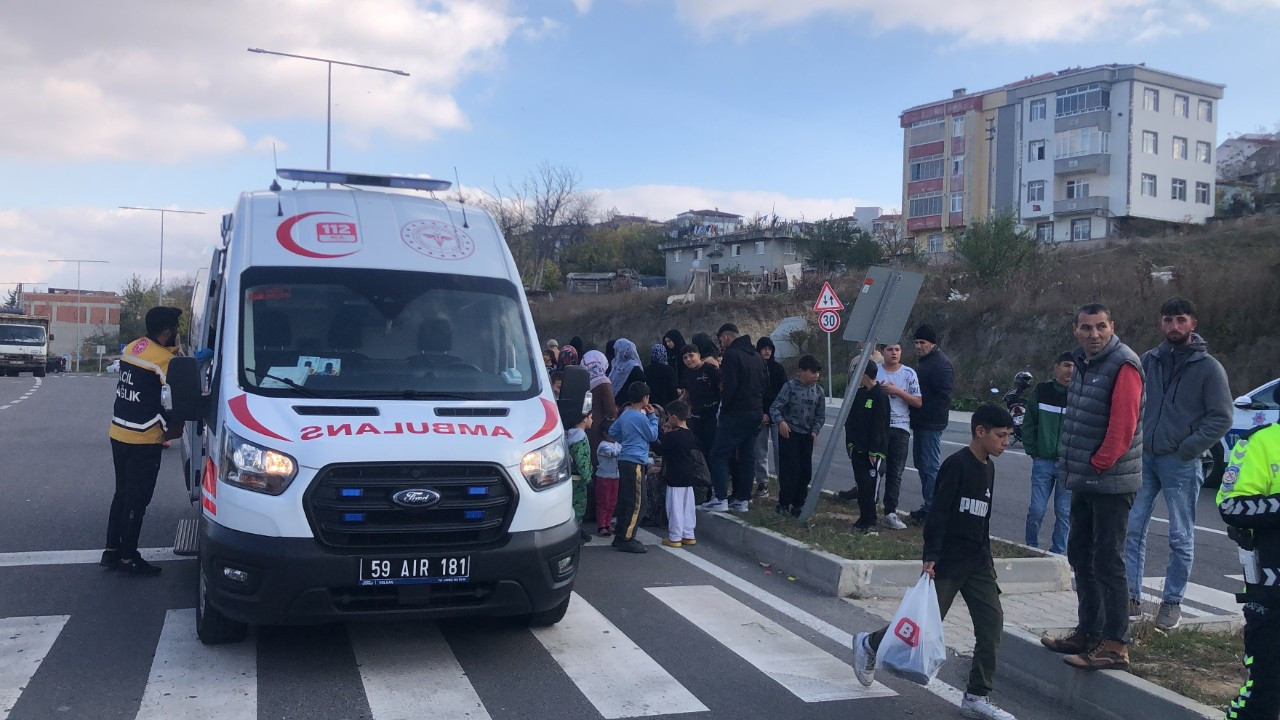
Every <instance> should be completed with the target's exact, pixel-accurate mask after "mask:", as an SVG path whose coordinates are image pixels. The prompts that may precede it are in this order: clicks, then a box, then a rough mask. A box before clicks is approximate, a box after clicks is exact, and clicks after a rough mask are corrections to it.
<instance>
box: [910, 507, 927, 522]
mask: <svg viewBox="0 0 1280 720" xmlns="http://www.w3.org/2000/svg"><path fill="white" fill-rule="evenodd" d="M928 517H929V513H927V512H925V511H924V508H920V509H919V510H912V511H911V514H910V515H907V520H909V521H911V524H912V525H923V524H924V521H925V518H928Z"/></svg>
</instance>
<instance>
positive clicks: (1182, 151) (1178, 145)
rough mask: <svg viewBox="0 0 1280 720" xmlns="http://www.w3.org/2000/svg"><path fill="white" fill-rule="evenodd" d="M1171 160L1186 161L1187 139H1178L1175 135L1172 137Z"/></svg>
mask: <svg viewBox="0 0 1280 720" xmlns="http://www.w3.org/2000/svg"><path fill="white" fill-rule="evenodd" d="M1173 159H1174V160H1186V159H1187V139H1186V138H1182V137H1178V136H1177V135H1174V136H1173Z"/></svg>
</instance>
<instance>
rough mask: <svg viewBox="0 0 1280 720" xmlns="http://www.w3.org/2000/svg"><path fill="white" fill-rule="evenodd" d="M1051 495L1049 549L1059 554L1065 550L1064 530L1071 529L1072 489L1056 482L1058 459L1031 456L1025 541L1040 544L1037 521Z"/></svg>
mask: <svg viewBox="0 0 1280 720" xmlns="http://www.w3.org/2000/svg"><path fill="white" fill-rule="evenodd" d="M1050 495H1053V538H1052V539H1051V540H1050V541H1049V552H1051V553H1057V554H1059V555H1061V554H1063V553H1065V552H1066V551H1067V534H1068V533H1069V532H1070V530H1071V491H1070V490H1068V489H1067V487H1066V485H1065V484H1063V483H1060V482H1058V461H1057V460H1041V459H1039V458H1033V459H1032V460H1031V505H1030V506H1029V507H1027V544H1028V545H1030V546H1031V547H1040V523H1042V522H1043V521H1044V514H1045V512H1047V511H1048V509H1049V496H1050Z"/></svg>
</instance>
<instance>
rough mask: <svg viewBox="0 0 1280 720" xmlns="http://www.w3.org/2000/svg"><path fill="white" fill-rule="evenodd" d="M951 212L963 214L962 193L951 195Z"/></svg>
mask: <svg viewBox="0 0 1280 720" xmlns="http://www.w3.org/2000/svg"><path fill="white" fill-rule="evenodd" d="M951 212H953V213H958V212H964V193H962V192H954V193H951Z"/></svg>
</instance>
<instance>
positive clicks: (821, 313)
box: [813, 282, 844, 397]
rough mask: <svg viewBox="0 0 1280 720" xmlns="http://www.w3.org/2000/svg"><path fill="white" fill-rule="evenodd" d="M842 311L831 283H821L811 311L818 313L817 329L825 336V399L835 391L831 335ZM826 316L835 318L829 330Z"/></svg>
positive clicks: (842, 307)
mask: <svg viewBox="0 0 1280 720" xmlns="http://www.w3.org/2000/svg"><path fill="white" fill-rule="evenodd" d="M843 309H844V303H842V302H840V296H839V295H836V291H835V289H834V288H832V287H831V283H829V282H824V283H822V291H821V292H819V293H818V299H817V301H816V302H814V303H813V311H814V312H816V313H818V327H820V328H822V330H823V332H825V333H826V334H827V397H831V395H832V393H834V392H835V391H834V390H833V389H832V382H833V378H832V376H831V333H833V332H835V331H836V328H838V327H840V314H839V311H841V310H843ZM828 316H834V317H835V324H833V325H831V327H830V328H828V327H827V325H830V324H831V321H830V319H829V318H828Z"/></svg>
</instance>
